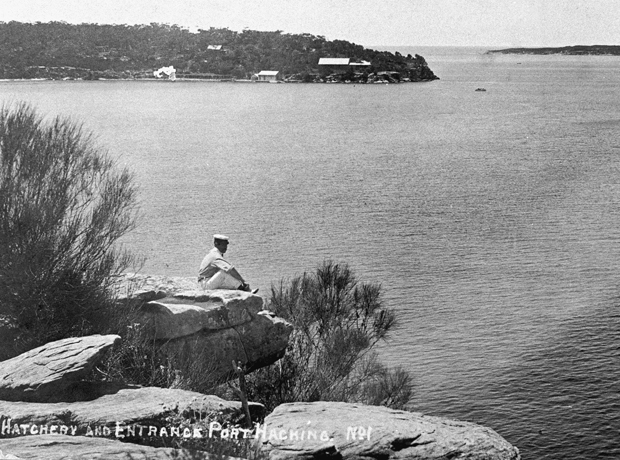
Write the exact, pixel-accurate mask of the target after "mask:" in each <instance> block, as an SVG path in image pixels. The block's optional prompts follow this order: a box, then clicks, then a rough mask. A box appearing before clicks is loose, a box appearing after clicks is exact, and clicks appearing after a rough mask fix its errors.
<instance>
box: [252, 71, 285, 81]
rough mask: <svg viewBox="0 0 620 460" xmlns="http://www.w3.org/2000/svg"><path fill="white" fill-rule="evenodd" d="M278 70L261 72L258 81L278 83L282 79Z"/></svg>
mask: <svg viewBox="0 0 620 460" xmlns="http://www.w3.org/2000/svg"><path fill="white" fill-rule="evenodd" d="M279 74H280V72H279V71H278V70H261V71H260V72H259V73H258V74H257V76H258V81H277V80H279V79H280V77H279Z"/></svg>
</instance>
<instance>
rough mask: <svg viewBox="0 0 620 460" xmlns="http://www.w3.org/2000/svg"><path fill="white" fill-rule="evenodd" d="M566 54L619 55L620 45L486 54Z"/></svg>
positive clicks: (510, 49)
mask: <svg viewBox="0 0 620 460" xmlns="http://www.w3.org/2000/svg"><path fill="white" fill-rule="evenodd" d="M492 53H496V54H568V55H571V56H580V55H603V56H619V55H620V46H615V45H576V46H562V47H555V48H552V47H547V48H507V49H501V50H490V51H487V54H492Z"/></svg>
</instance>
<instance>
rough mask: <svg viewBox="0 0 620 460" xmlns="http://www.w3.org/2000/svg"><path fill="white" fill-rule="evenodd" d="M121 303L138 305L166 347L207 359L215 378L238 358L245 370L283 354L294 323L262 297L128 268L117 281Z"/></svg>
mask: <svg viewBox="0 0 620 460" xmlns="http://www.w3.org/2000/svg"><path fill="white" fill-rule="evenodd" d="M117 291H118V294H119V295H118V297H119V299H120V305H121V307H123V306H124V307H129V308H135V309H136V310H137V311H138V319H137V321H139V322H140V323H141V324H143V325H144V326H146V327H147V328H148V329H149V331H150V333H151V334H152V335H153V338H154V339H156V340H157V341H159V343H160V345H161V347H162V349H164V350H165V351H167V352H168V353H169V356H171V357H172V359H174V357H175V356H178V355H179V354H181V355H186V354H187V353H192V354H193V355H195V356H196V358H197V359H201V360H203V361H206V362H207V365H206V367H208V368H209V372H210V374H211V378H212V379H213V380H226V379H227V378H228V377H229V376H230V375H231V370H232V365H231V362H232V361H233V360H234V361H236V362H238V363H240V364H241V365H244V366H245V369H246V370H247V371H252V370H254V369H257V368H259V367H263V366H266V365H269V364H271V363H273V362H275V361H276V360H278V359H279V358H281V357H282V356H283V355H284V352H285V350H286V347H287V345H288V338H289V335H290V334H291V332H292V330H293V327H292V326H291V325H290V324H289V323H288V322H286V321H284V320H283V319H281V318H278V317H276V316H274V315H273V314H271V313H270V312H268V311H266V310H265V309H264V308H265V306H264V300H263V298H262V297H260V296H258V295H255V294H252V293H249V292H243V291H235V290H214V291H205V290H202V289H201V288H200V286H199V285H198V283H197V282H196V281H195V279H190V278H170V277H161V276H160V277H156V276H148V275H132V274H128V275H125V276H124V277H123V278H121V279H120V280H119V282H118V284H117Z"/></svg>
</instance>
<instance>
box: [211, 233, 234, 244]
mask: <svg viewBox="0 0 620 460" xmlns="http://www.w3.org/2000/svg"><path fill="white" fill-rule="evenodd" d="M213 239H214V240H220V241H227V242H229V243H230V241H229V238H228V237H227V236H226V235H220V234H219V233H216V234H215V235H213Z"/></svg>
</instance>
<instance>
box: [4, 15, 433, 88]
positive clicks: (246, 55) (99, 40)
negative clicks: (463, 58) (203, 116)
mask: <svg viewBox="0 0 620 460" xmlns="http://www.w3.org/2000/svg"><path fill="white" fill-rule="evenodd" d="M322 57H331V58H336V57H344V58H350V59H351V61H352V62H361V61H368V62H370V63H371V67H370V68H369V69H366V72H367V73H373V72H380V71H395V72H399V73H400V74H401V75H402V76H403V77H406V78H410V79H411V80H412V81H422V80H434V79H436V78H437V77H436V76H435V75H434V74H433V72H432V71H431V70H430V69H429V68H428V66H427V64H426V61H425V60H424V58H423V57H421V56H418V55H415V56H411V55H407V56H402V55H401V54H400V53H398V52H397V53H390V52H386V51H375V50H371V49H367V48H364V47H363V46H360V45H356V44H354V43H350V42H347V41H344V40H333V41H329V40H326V39H325V37H323V36H320V35H319V36H316V35H311V34H286V33H283V32H282V31H275V32H260V31H255V30H247V29H245V30H243V31H242V32H236V31H232V30H229V29H227V28H223V29H216V28H210V29H208V30H198V31H197V32H196V33H193V32H190V31H189V30H187V29H185V28H182V27H179V26H177V25H165V24H150V25H131V26H130V25H100V24H79V25H76V24H67V23H65V22H51V23H40V22H39V23H35V24H29V23H20V22H14V21H13V22H8V23H7V22H0V78H60V77H69V78H71V77H79V78H82V77H86V78H88V77H89V76H90V77H91V78H139V77H140V76H147V75H150V76H152V75H153V70H157V69H159V68H161V67H165V66H174V67H175V69H176V70H177V76H179V75H180V76H182V75H183V74H185V75H190V76H191V75H203V76H204V75H208V74H217V75H221V76H231V77H233V78H249V77H250V76H251V75H252V74H254V73H256V72H259V71H261V70H278V71H280V72H281V73H282V74H284V75H298V76H299V77H302V78H306V79H307V77H308V75H315V74H317V73H318V72H319V68H318V61H319V58H322Z"/></svg>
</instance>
